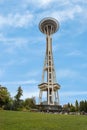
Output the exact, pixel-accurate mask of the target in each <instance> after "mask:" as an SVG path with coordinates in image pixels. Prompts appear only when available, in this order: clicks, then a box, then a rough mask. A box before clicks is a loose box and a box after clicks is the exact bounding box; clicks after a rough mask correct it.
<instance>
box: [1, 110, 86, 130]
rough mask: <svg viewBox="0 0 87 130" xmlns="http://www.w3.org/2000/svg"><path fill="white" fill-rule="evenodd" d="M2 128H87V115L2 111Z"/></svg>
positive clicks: (32, 129)
mask: <svg viewBox="0 0 87 130" xmlns="http://www.w3.org/2000/svg"><path fill="white" fill-rule="evenodd" d="M0 130H87V116H82V115H79V116H76V115H58V114H47V113H33V112H15V111H0Z"/></svg>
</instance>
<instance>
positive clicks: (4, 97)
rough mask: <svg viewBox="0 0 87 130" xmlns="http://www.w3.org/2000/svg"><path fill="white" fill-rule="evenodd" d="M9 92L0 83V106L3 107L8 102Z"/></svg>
mask: <svg viewBox="0 0 87 130" xmlns="http://www.w3.org/2000/svg"><path fill="white" fill-rule="evenodd" d="M10 99H11V98H10V93H9V92H8V90H7V88H6V87H3V86H2V85H0V107H3V108H4V107H5V106H6V105H7V104H8V103H9V102H10Z"/></svg>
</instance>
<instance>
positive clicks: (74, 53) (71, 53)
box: [67, 50, 82, 56]
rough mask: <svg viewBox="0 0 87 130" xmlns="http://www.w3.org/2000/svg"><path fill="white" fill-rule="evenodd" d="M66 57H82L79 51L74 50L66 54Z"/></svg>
mask: <svg viewBox="0 0 87 130" xmlns="http://www.w3.org/2000/svg"><path fill="white" fill-rule="evenodd" d="M67 56H82V53H81V52H80V51H79V50H74V51H72V52H70V53H68V54H67Z"/></svg>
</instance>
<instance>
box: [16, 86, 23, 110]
mask: <svg viewBox="0 0 87 130" xmlns="http://www.w3.org/2000/svg"><path fill="white" fill-rule="evenodd" d="M22 95H23V90H22V88H21V86H19V87H18V90H17V94H16V95H15V96H14V98H15V100H14V109H15V110H17V109H18V108H21V107H22V103H23V100H21V96H22Z"/></svg>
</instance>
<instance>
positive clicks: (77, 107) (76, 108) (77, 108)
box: [75, 100, 79, 111]
mask: <svg viewBox="0 0 87 130" xmlns="http://www.w3.org/2000/svg"><path fill="white" fill-rule="evenodd" d="M75 110H76V111H79V103H78V101H77V100H76V102H75Z"/></svg>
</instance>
